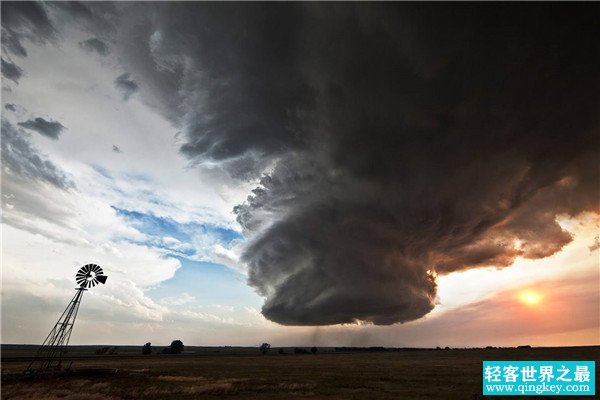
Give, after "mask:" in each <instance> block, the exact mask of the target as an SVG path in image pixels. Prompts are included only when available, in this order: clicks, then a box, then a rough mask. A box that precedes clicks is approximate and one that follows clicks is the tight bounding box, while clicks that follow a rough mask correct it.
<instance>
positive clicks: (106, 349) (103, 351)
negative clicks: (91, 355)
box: [96, 347, 110, 354]
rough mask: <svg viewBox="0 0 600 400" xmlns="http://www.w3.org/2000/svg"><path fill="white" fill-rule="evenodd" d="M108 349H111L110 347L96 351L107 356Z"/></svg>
mask: <svg viewBox="0 0 600 400" xmlns="http://www.w3.org/2000/svg"><path fill="white" fill-rule="evenodd" d="M108 349H110V347H102V348H101V349H98V350H96V354H106V352H107V351H108Z"/></svg>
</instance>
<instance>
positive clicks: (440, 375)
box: [1, 347, 600, 400]
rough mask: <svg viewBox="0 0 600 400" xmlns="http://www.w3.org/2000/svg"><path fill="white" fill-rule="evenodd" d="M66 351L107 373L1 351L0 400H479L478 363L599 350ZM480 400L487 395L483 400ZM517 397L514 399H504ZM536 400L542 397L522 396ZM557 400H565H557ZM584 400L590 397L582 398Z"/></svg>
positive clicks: (582, 355) (583, 355) (592, 356)
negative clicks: (31, 374) (38, 374)
mask: <svg viewBox="0 0 600 400" xmlns="http://www.w3.org/2000/svg"><path fill="white" fill-rule="evenodd" d="M94 349H95V348H92V347H89V348H85V347H81V348H78V349H77V348H76V349H74V351H72V352H71V354H70V356H71V357H73V360H74V362H73V368H74V369H80V370H81V369H84V368H118V370H119V371H118V372H117V373H116V374H110V375H94V374H91V375H77V374H71V375H64V376H57V377H52V378H36V379H23V378H22V375H21V372H22V371H23V370H24V368H25V367H26V366H27V362H26V361H25V359H24V358H23V356H26V355H27V353H28V351H29V352H30V350H28V351H19V348H6V347H3V353H2V396H1V397H2V399H7V400H8V399H15V400H16V399H65V400H70V399H89V400H105V399H145V400H151V399H211V398H232V399H242V398H243V399H321V398H324V399H467V400H469V399H483V398H484V397H483V396H482V395H481V392H482V390H481V385H482V382H481V368H482V364H481V363H482V361H483V360H598V359H599V358H600V357H599V356H600V347H570V348H569V347H567V348H531V349H527V348H525V349H469V350H399V351H385V352H333V351H331V349H321V351H320V352H318V353H317V354H291V353H292V352H291V351H290V350H289V349H286V354H278V351H277V349H271V351H270V353H269V354H268V355H266V356H263V355H260V354H259V353H258V350H256V349H249V348H196V349H194V348H191V349H190V348H186V350H187V352H186V354H181V355H150V356H142V355H141V354H139V352H140V350H141V347H137V348H133V347H132V348H122V349H119V354H118V355H110V356H97V355H94V354H93V353H94ZM485 398H486V399H490V398H492V397H489V396H486V397H485ZM504 398H510V399H517V398H519V397H516V396H511V397H504ZM523 398H526V399H535V398H538V399H539V398H542V397H532V396H526V397H523ZM562 398H566V397H564V396H562ZM588 398H589V397H588Z"/></svg>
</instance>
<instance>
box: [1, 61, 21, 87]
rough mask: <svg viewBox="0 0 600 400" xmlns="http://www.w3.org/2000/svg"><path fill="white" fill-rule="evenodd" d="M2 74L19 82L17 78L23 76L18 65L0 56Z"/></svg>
mask: <svg viewBox="0 0 600 400" xmlns="http://www.w3.org/2000/svg"><path fill="white" fill-rule="evenodd" d="M2 76H4V77H5V78H6V79H10V80H11V81H13V82H15V83H19V79H21V76H23V70H22V69H21V68H19V66H18V65H16V64H14V63H12V62H10V61H6V60H4V58H2Z"/></svg>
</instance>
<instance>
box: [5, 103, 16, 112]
mask: <svg viewBox="0 0 600 400" xmlns="http://www.w3.org/2000/svg"><path fill="white" fill-rule="evenodd" d="M4 108H6V109H7V110H10V111H17V106H15V105H14V104H11V103H8V104H5V105H4Z"/></svg>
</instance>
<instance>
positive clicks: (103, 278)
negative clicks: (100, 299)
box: [96, 275, 108, 285]
mask: <svg viewBox="0 0 600 400" xmlns="http://www.w3.org/2000/svg"><path fill="white" fill-rule="evenodd" d="M96 279H97V280H98V282H100V283H101V284H103V285H104V284H105V283H106V280H107V279H108V276H106V275H96Z"/></svg>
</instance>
